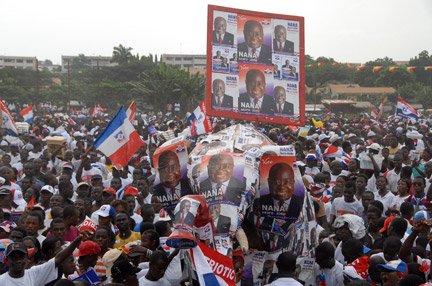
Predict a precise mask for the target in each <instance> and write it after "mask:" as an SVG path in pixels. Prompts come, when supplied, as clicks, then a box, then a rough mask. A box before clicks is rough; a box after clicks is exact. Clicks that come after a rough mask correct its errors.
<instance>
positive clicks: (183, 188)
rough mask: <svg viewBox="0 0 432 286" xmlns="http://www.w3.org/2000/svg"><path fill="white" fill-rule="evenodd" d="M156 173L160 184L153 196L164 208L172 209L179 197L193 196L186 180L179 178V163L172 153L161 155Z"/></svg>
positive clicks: (166, 152) (155, 188)
mask: <svg viewBox="0 0 432 286" xmlns="http://www.w3.org/2000/svg"><path fill="white" fill-rule="evenodd" d="M158 171H159V178H160V183H159V184H158V185H156V186H155V187H154V192H153V194H154V196H156V197H157V198H158V199H159V202H160V203H161V204H162V206H163V207H164V208H168V209H170V208H174V207H175V205H176V204H177V202H178V201H179V199H180V198H181V197H183V196H186V195H192V194H193V193H192V189H191V187H190V185H189V182H188V180H186V179H182V178H181V172H180V162H179V159H178V157H177V155H176V154H175V153H174V152H173V151H169V150H167V151H164V152H162V153H161V155H160V156H159V166H158Z"/></svg>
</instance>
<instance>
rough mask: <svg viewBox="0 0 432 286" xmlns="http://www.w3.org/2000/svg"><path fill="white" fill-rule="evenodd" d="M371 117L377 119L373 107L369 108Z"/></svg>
mask: <svg viewBox="0 0 432 286" xmlns="http://www.w3.org/2000/svg"><path fill="white" fill-rule="evenodd" d="M371 116H372V117H373V118H375V119H377V117H378V114H377V112H376V111H375V108H374V107H373V106H372V107H371Z"/></svg>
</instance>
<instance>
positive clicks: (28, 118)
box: [20, 105, 33, 124]
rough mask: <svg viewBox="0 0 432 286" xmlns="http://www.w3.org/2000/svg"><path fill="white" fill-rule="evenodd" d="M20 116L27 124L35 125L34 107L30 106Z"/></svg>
mask: <svg viewBox="0 0 432 286" xmlns="http://www.w3.org/2000/svg"><path fill="white" fill-rule="evenodd" d="M20 114H21V115H22V117H24V121H25V122H27V123H30V124H32V123H33V105H30V106H29V107H27V108H26V109H23V110H21V112H20Z"/></svg>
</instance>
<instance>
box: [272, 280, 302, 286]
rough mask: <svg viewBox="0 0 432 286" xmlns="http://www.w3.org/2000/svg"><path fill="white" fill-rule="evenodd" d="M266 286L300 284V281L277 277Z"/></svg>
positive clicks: (292, 285) (297, 285)
mask: <svg viewBox="0 0 432 286" xmlns="http://www.w3.org/2000/svg"><path fill="white" fill-rule="evenodd" d="M268 286H302V284H301V283H299V282H297V281H296V280H294V279H293V278H278V279H276V280H275V281H273V283H270V284H268Z"/></svg>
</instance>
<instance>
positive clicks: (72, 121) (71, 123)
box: [69, 117, 77, 126]
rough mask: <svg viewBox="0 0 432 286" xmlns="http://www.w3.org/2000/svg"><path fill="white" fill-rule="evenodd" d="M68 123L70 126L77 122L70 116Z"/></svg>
mask: <svg viewBox="0 0 432 286" xmlns="http://www.w3.org/2000/svg"><path fill="white" fill-rule="evenodd" d="M69 124H70V125H71V126H76V125H77V123H76V122H75V121H74V120H73V119H72V118H71V117H69Z"/></svg>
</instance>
